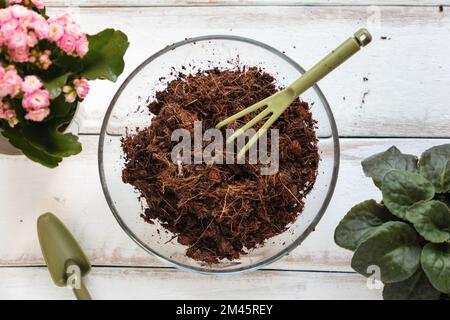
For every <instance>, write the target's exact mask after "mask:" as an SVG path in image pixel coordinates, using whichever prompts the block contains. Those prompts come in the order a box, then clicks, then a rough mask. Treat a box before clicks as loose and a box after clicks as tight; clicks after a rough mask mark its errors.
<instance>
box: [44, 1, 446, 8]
mask: <svg viewBox="0 0 450 320" xmlns="http://www.w3.org/2000/svg"><path fill="white" fill-rule="evenodd" d="M46 3H47V5H49V6H62V7H67V6H83V7H97V6H100V7H106V6H120V7H152V6H274V5H277V6H348V5H358V6H372V5H378V6H438V5H448V4H449V2H448V1H447V0H443V1H436V0H426V1H425V0H313V1H311V0H122V1H120V0H108V1H105V0H49V1H46Z"/></svg>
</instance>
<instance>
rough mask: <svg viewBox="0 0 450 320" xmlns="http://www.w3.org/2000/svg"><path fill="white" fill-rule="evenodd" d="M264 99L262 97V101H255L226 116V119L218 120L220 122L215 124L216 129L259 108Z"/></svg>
mask: <svg viewBox="0 0 450 320" xmlns="http://www.w3.org/2000/svg"><path fill="white" fill-rule="evenodd" d="M265 100H266V99H264V100H262V101H260V102H257V103H255V104H253V105H251V106H250V107H248V108H245V109H244V110H242V111H240V112H238V113H236V114H234V115H232V116H231V117H228V118H226V119H225V120H223V121H220V122H219V123H218V124H217V125H216V129H220V128H222V127H223V126H226V125H227V124H229V123H231V122H233V121H235V120H237V119H239V118H242V117H243V116H245V115H247V114H249V113H250V112H253V111H256V110H258V109H259V108H261V107H262V106H263V105H264V104H265Z"/></svg>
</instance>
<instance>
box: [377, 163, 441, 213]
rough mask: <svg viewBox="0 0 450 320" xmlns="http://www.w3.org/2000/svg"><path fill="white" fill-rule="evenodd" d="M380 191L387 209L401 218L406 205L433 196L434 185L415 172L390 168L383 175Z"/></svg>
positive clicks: (406, 207)
mask: <svg viewBox="0 0 450 320" xmlns="http://www.w3.org/2000/svg"><path fill="white" fill-rule="evenodd" d="M381 192H382V193H383V201H384V204H385V205H386V207H387V208H388V209H389V211H390V212H392V213H393V214H394V215H396V216H397V217H399V218H402V219H404V218H405V214H406V209H408V207H410V206H411V205H413V204H414V203H416V202H419V201H421V200H431V199H433V197H434V187H433V184H432V183H431V182H430V181H428V180H427V179H425V178H424V177H422V176H421V175H419V174H417V173H413V172H408V171H400V170H392V171H390V172H388V173H387V174H386V175H385V176H384V179H383V186H382V188H381Z"/></svg>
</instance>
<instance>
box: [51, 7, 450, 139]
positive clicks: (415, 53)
mask: <svg viewBox="0 0 450 320" xmlns="http://www.w3.org/2000/svg"><path fill="white" fill-rule="evenodd" d="M63 10H65V9H62V8H53V9H52V10H50V13H56V12H62V11H63ZM374 10H375V11H374ZM377 10H378V11H377ZM72 11H73V12H74V13H75V14H76V15H77V19H78V20H80V22H81V24H82V25H83V26H84V28H85V30H86V31H87V32H90V33H94V32H97V31H99V30H102V29H103V28H106V27H114V28H118V29H121V30H123V31H125V32H126V33H127V34H128V36H129V38H130V42H131V47H130V49H129V52H128V53H127V55H126V61H127V67H126V70H125V73H124V76H122V77H121V79H120V81H123V80H124V79H125V76H126V75H127V74H129V73H130V72H131V71H132V70H133V69H134V68H135V67H136V66H137V65H138V64H139V63H140V62H141V61H143V60H144V59H145V58H147V57H149V56H150V55H151V54H153V53H155V52H156V51H158V50H160V49H161V48H164V47H165V46H166V45H168V44H170V43H173V42H176V41H179V40H182V39H184V38H186V37H194V36H199V35H205V34H233V35H240V36H244V37H249V38H253V39H256V40H259V41H262V42H265V43H267V44H269V45H272V46H273V47H275V48H278V49H279V50H283V51H285V52H286V53H287V55H289V56H290V57H292V58H293V59H294V60H296V61H298V62H299V63H300V64H301V65H302V66H304V67H305V68H309V67H311V66H312V65H313V64H314V63H315V62H316V61H317V60H318V59H319V58H321V57H322V56H324V55H325V54H326V53H328V52H329V51H330V50H332V49H333V48H334V46H336V45H338V44H339V43H340V42H341V41H342V40H343V39H345V38H346V37H347V36H348V35H351V34H352V33H353V32H354V31H355V30H356V29H357V28H359V27H363V26H367V25H368V27H369V29H370V30H371V32H372V33H373V35H374V39H375V41H374V42H373V43H372V44H371V45H370V47H368V48H366V49H365V50H363V52H361V53H358V54H357V55H356V56H355V57H353V58H352V59H351V61H349V62H347V63H346V64H345V65H343V66H342V67H340V68H339V69H338V70H336V71H335V72H334V73H332V74H330V75H329V76H328V77H327V78H325V79H324V80H322V81H321V82H320V87H321V88H322V90H323V92H324V94H325V96H326V97H327V99H328V101H329V103H330V105H331V107H332V109H333V111H334V114H335V117H336V120H337V123H338V127H339V130H340V134H341V135H342V136H379V137H381V136H401V137H407V136H409V137H416V136H420V137H449V136H450V128H449V126H448V123H449V122H450V112H448V110H449V109H448V108H449V107H448V101H449V100H450V91H449V90H446V89H445V88H448V87H450V77H449V76H448V75H449V74H450V46H449V43H450V41H449V40H450V32H449V31H450V10H444V12H439V10H437V8H431V7H430V8H419V7H380V8H378V9H377V8H365V7H292V8H277V7H239V8H236V7H207V8H206V7H205V8H193V7H183V8H180V7H153V8H82V9H78V8H75V9H73V10H72ZM378 14H379V17H380V19H381V20H380V24H379V25H377V24H372V23H370V21H372V20H371V19H372V18H373V17H374V16H377V15H378ZM280 22H282V23H280ZM368 22H369V23H368ZM381 37H388V39H386V40H381ZM389 39H390V40H389ZM363 78H368V81H364V80H363ZM119 84H120V83H117V84H110V83H100V82H99V83H94V84H93V88H92V94H91V95H90V96H89V97H88V98H87V99H86V101H85V103H84V105H83V107H82V109H81V112H80V119H81V126H80V130H81V132H84V133H98V132H99V128H100V125H101V121H102V118H103V115H104V113H105V111H106V109H107V107H108V105H109V102H110V100H111V98H112V97H113V95H114V93H115V91H116V90H117V88H118V87H119ZM142 95H143V96H145V92H143V93H142ZM130 103H134V102H133V101H130Z"/></svg>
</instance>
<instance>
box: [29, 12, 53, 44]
mask: <svg viewBox="0 0 450 320" xmlns="http://www.w3.org/2000/svg"><path fill="white" fill-rule="evenodd" d="M39 17H41V16H39ZM41 18H42V17H41ZM31 26H32V27H33V29H34V32H35V33H36V35H37V37H38V38H39V40H42V39H47V38H48V37H49V33H50V27H49V25H48V23H47V21H45V19H44V18H42V19H36V20H35V21H34V22H33V23H32V25H31Z"/></svg>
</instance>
